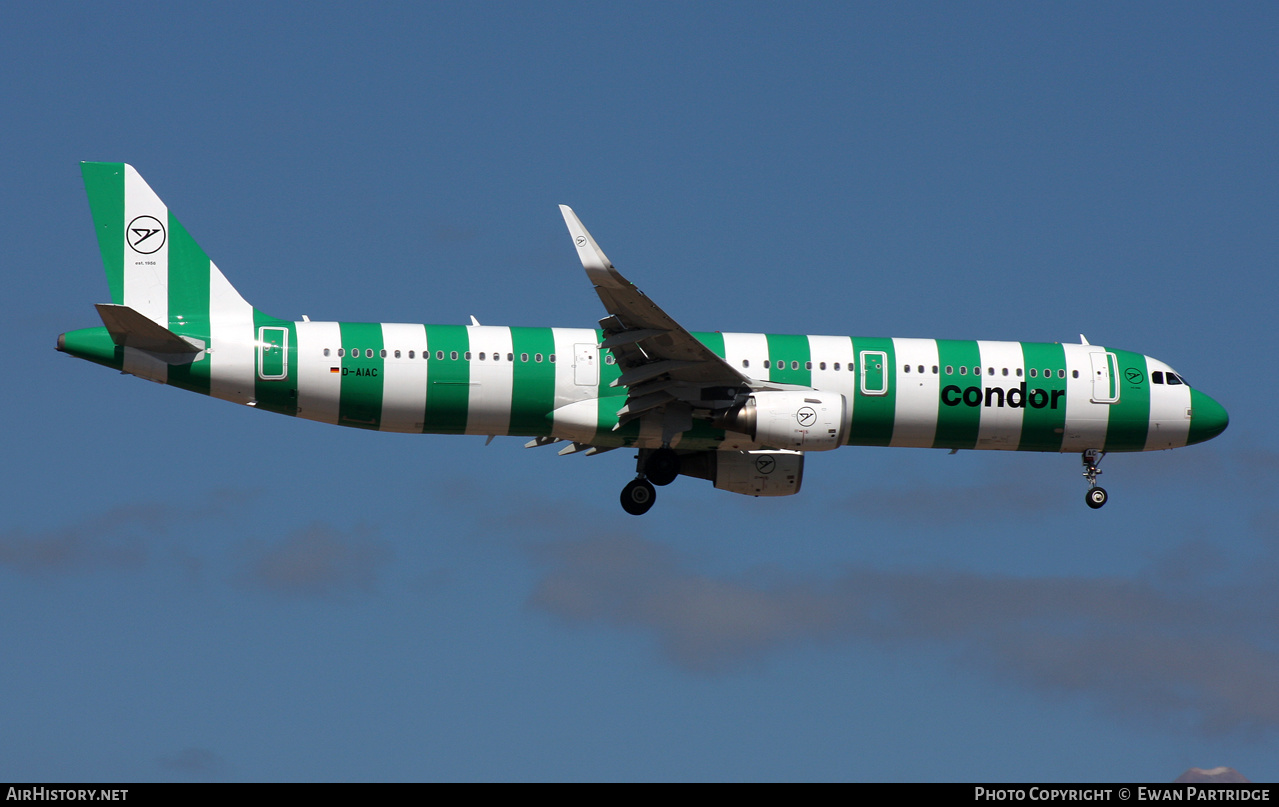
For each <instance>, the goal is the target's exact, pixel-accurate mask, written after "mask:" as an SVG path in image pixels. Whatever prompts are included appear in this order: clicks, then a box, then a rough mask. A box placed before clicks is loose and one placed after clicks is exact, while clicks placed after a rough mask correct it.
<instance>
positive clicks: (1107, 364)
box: [1088, 353, 1119, 403]
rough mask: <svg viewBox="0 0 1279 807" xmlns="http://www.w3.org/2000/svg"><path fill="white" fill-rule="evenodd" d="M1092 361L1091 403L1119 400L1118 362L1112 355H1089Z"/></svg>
mask: <svg viewBox="0 0 1279 807" xmlns="http://www.w3.org/2000/svg"><path fill="white" fill-rule="evenodd" d="M1088 358H1089V359H1091V360H1092V402H1093V403H1114V402H1115V401H1118V400H1119V360H1118V359H1116V358H1115V354H1114V353H1089V354H1088Z"/></svg>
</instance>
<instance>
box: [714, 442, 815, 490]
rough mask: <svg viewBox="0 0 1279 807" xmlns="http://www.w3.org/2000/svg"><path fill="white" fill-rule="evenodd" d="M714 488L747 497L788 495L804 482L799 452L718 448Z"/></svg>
mask: <svg viewBox="0 0 1279 807" xmlns="http://www.w3.org/2000/svg"><path fill="white" fill-rule="evenodd" d="M714 456H715V476H714V482H715V487H717V488H719V489H720V490H727V491H731V492H733V493H741V494H743V495H746V496H790V495H791V494H793V493H799V486H800V484H802V483H803V481H804V455H803V454H801V453H799V452H798V451H717V452H715V454H714Z"/></svg>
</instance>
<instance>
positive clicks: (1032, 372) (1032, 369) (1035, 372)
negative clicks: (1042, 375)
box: [1030, 367, 1039, 378]
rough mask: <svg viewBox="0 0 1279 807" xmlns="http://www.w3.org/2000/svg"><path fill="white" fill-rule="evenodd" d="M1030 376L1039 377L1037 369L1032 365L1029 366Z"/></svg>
mask: <svg viewBox="0 0 1279 807" xmlns="http://www.w3.org/2000/svg"><path fill="white" fill-rule="evenodd" d="M1030 377H1031V378H1039V371H1038V370H1036V369H1035V368H1034V367H1031V368H1030Z"/></svg>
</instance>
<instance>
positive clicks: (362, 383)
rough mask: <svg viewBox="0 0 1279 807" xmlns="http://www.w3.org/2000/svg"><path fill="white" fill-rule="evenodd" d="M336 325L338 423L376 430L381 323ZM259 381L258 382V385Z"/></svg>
mask: <svg viewBox="0 0 1279 807" xmlns="http://www.w3.org/2000/svg"><path fill="white" fill-rule="evenodd" d="M339 326H340V327H341V333H342V345H341V350H342V351H343V354H344V355H343V356H342V358H341V367H342V382H341V384H342V391H341V395H340V397H339V399H338V424H339V425H342V426H354V427H356V428H360V429H376V428H377V427H378V426H379V425H380V424H381V422H382V375H383V372H384V371H385V369H386V361H385V360H384V359H383V358H382V349H383V347H384V345H383V344H382V324H381V323H379V322H342V323H339ZM370 354H371V355H370ZM261 383H262V382H261V381H259V382H258V384H259V386H260V385H261ZM463 414H465V408H463Z"/></svg>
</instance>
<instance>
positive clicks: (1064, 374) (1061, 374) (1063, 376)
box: [1057, 370, 1066, 378]
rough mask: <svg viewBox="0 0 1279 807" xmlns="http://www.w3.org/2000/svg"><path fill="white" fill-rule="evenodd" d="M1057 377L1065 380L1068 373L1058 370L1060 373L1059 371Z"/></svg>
mask: <svg viewBox="0 0 1279 807" xmlns="http://www.w3.org/2000/svg"><path fill="white" fill-rule="evenodd" d="M1057 377H1058V378H1065V377H1066V371H1065V370H1058V371H1057Z"/></svg>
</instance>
